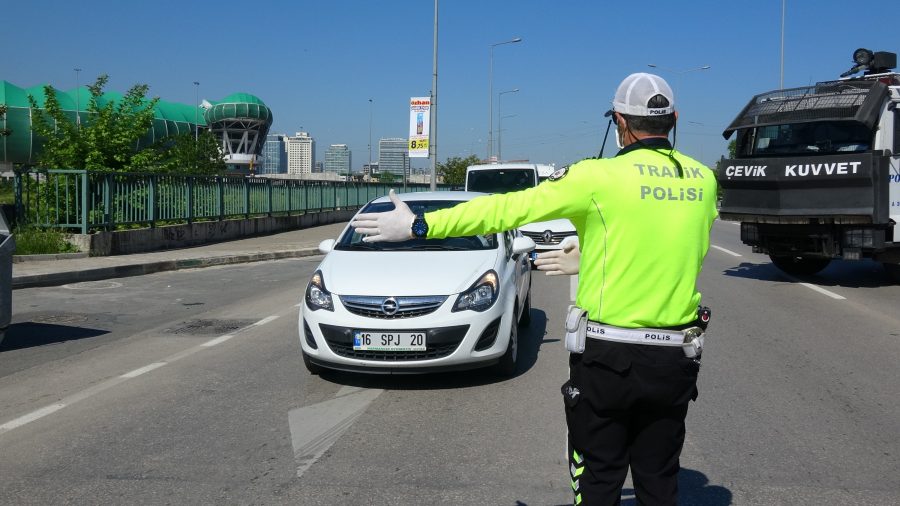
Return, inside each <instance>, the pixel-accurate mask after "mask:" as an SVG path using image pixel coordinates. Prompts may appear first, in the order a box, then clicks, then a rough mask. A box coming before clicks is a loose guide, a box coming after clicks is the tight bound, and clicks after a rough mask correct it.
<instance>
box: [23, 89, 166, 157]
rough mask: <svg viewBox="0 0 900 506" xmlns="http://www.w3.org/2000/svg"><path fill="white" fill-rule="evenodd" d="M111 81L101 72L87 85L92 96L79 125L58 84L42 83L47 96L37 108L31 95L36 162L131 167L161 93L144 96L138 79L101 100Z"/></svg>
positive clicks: (148, 127)
mask: <svg viewBox="0 0 900 506" xmlns="http://www.w3.org/2000/svg"><path fill="white" fill-rule="evenodd" d="M108 81H109V77H108V76H107V75H105V74H104V75H101V76H99V77H98V78H97V80H96V81H95V82H94V84H93V85H90V86H88V90H89V91H90V99H89V100H88V104H87V110H86V114H84V116H83V120H82V122H81V124H80V125H78V124H75V123H73V122H72V120H71V119H70V118H69V117H67V116H66V114H65V112H64V111H63V110H62V108H61V107H60V104H59V99H58V98H57V96H56V90H54V89H53V88H52V87H51V86H49V85H48V86H44V95H45V102H44V107H43V109H41V108H40V107H39V106H38V104H37V101H36V100H35V98H34V97H33V96H32V95H29V96H28V102H29V104H30V105H31V109H32V129H33V130H34V132H35V134H37V136H38V137H40V138H42V140H43V147H42V149H41V153H40V155H39V156H38V162H39V163H40V164H41V165H43V166H45V167H51V168H66V169H87V170H93V171H116V172H122V171H130V170H134V169H135V167H134V166H133V165H132V162H133V161H137V162H140V163H141V164H143V162H144V160H143V159H142V157H138V159H137V160H135V155H136V154H137V152H138V150H137V146H138V142H139V140H140V139H141V138H142V137H144V136H145V135H147V131H148V130H149V129H150V127H151V126H153V116H154V109H155V107H156V104H157V102H159V98H153V99H150V100H147V99H146V98H145V95H146V94H147V91H148V90H149V87H148V86H147V85H146V84H136V85H134V86H132V87H131V89H129V90H128V92H126V93H125V95H124V96H123V97H122V98H121V99H120V100H117V101H115V102H113V101H108V102H106V103H105V104H103V105H101V104H100V98H101V96H102V95H103V87H104V86H106V83H107V82H108Z"/></svg>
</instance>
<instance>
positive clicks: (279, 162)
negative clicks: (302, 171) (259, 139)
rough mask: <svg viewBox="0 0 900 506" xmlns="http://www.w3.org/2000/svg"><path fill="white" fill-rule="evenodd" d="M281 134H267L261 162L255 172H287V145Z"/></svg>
mask: <svg viewBox="0 0 900 506" xmlns="http://www.w3.org/2000/svg"><path fill="white" fill-rule="evenodd" d="M284 137H285V136H284V135H283V134H269V135H267V136H266V143H265V144H263V150H262V158H263V161H262V164H261V165H260V167H259V168H258V169H257V171H256V173H257V174H287V147H286V144H285V142H284Z"/></svg>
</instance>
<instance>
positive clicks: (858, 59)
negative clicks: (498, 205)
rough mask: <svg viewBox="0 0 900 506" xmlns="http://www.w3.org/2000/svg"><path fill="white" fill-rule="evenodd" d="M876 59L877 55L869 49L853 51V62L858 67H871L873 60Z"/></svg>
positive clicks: (862, 48)
mask: <svg viewBox="0 0 900 506" xmlns="http://www.w3.org/2000/svg"><path fill="white" fill-rule="evenodd" d="M873 59H875V53H873V52H872V51H869V50H868V49H866V48H864V47H861V48H859V49H857V50H856V51H853V61H854V62H855V63H856V64H857V65H865V66H867V67H868V66H869V64H870V63H872V60H873Z"/></svg>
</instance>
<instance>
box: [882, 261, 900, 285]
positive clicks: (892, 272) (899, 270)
mask: <svg viewBox="0 0 900 506" xmlns="http://www.w3.org/2000/svg"><path fill="white" fill-rule="evenodd" d="M881 265H883V266H884V272H886V273H887V275H888V277H889V278H890V279H891V281H893V282H894V283H900V264H889V263H887V262H884V263H883V264H881Z"/></svg>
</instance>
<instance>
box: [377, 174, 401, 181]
mask: <svg viewBox="0 0 900 506" xmlns="http://www.w3.org/2000/svg"><path fill="white" fill-rule="evenodd" d="M397 179H400V178H399V177H398V176H396V175H395V174H394V173H393V172H379V173H378V182H380V183H393V182H394V181H396V180H397Z"/></svg>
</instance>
